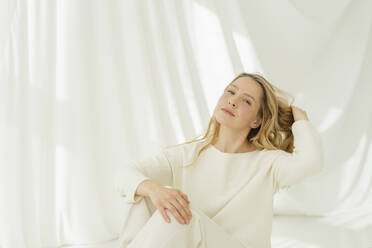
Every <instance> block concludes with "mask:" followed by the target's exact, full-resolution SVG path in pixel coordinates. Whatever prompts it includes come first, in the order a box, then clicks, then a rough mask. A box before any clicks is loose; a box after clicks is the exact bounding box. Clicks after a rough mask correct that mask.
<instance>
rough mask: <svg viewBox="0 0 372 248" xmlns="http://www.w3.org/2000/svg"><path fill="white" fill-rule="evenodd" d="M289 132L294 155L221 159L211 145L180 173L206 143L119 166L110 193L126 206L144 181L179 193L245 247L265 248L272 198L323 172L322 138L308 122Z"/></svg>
mask: <svg viewBox="0 0 372 248" xmlns="http://www.w3.org/2000/svg"><path fill="white" fill-rule="evenodd" d="M292 132H293V135H294V146H295V148H294V152H293V153H288V152H285V151H283V150H267V149H263V150H256V151H253V152H246V153H224V152H221V151H219V150H218V149H217V148H216V147H214V146H213V145H211V146H209V147H208V148H207V149H206V150H204V151H203V152H201V154H200V157H199V159H198V160H197V162H196V163H195V164H194V165H193V166H189V167H185V168H183V165H186V164H189V163H190V162H191V161H192V159H193V158H194V156H195V155H196V154H197V152H198V151H199V149H200V148H201V147H202V146H203V145H204V144H205V141H198V142H193V143H190V144H184V145H181V146H176V147H171V148H166V149H163V150H162V151H161V152H160V154H157V155H156V156H152V157H149V158H147V159H145V160H142V161H132V162H130V163H128V164H126V166H123V168H122V170H124V171H122V172H121V173H119V174H118V175H117V178H116V181H115V188H116V190H117V191H118V192H119V193H120V195H121V196H123V197H125V198H124V199H125V201H126V202H127V203H130V204H136V203H138V202H139V201H141V200H142V199H143V196H139V195H135V192H136V189H137V186H138V185H139V184H140V183H141V182H142V181H143V180H146V179H150V180H153V181H156V182H159V183H161V184H163V185H165V186H170V187H173V188H177V189H180V190H181V191H182V192H184V193H185V194H187V195H188V197H189V200H190V201H191V202H192V204H193V205H194V206H197V207H198V208H199V209H201V210H203V211H204V213H205V214H206V215H208V216H209V217H210V218H211V219H212V220H213V221H215V222H216V223H217V224H219V225H220V226H221V227H223V228H224V229H225V230H226V231H227V232H229V233H230V234H231V235H232V236H234V237H236V238H237V239H239V240H240V241H241V242H242V243H243V244H244V245H245V246H247V247H251V246H252V247H262V248H269V247H271V245H270V237H271V228H272V216H273V195H274V194H275V193H276V192H278V191H279V190H280V189H283V188H287V187H289V186H291V185H293V184H296V183H298V182H301V181H302V180H303V179H305V178H307V177H309V176H311V175H314V174H316V173H318V172H320V171H321V170H322V168H323V156H324V155H323V149H322V143H321V138H320V135H319V133H318V132H317V130H316V129H315V128H314V126H313V125H312V124H311V122H310V121H309V120H299V121H296V122H294V123H293V125H292Z"/></svg>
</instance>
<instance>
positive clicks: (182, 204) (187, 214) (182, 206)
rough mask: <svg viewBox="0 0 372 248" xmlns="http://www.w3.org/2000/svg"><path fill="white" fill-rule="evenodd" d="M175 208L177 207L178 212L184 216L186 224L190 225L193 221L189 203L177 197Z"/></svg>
mask: <svg viewBox="0 0 372 248" xmlns="http://www.w3.org/2000/svg"><path fill="white" fill-rule="evenodd" d="M172 204H173V206H175V207H176V208H177V210H178V212H179V213H180V214H181V215H182V217H183V218H184V220H185V222H186V223H187V224H188V223H189V222H190V219H191V211H190V208H189V205H188V203H187V202H186V201H185V199H184V198H183V197H182V196H176V199H175V200H173V201H172Z"/></svg>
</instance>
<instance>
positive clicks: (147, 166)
mask: <svg viewBox="0 0 372 248" xmlns="http://www.w3.org/2000/svg"><path fill="white" fill-rule="evenodd" d="M178 155H179V154H178V153H177V149H166V148H164V149H162V150H161V152H160V153H158V154H156V155H154V156H149V157H147V158H145V159H143V160H132V161H131V162H129V163H126V164H124V165H122V166H120V167H119V168H117V170H116V174H115V179H114V187H115V191H116V192H118V193H119V194H120V195H121V196H122V197H124V200H125V202H127V203H138V202H139V201H141V200H142V199H143V196H141V195H137V194H135V193H136V190H137V187H138V185H139V184H140V183H141V182H143V181H144V180H147V179H149V180H152V181H155V182H158V183H160V184H162V185H164V186H171V185H172V179H173V168H172V166H173V165H172V163H171V161H174V156H178Z"/></svg>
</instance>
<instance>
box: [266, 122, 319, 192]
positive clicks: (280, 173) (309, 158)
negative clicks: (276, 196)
mask: <svg viewBox="0 0 372 248" xmlns="http://www.w3.org/2000/svg"><path fill="white" fill-rule="evenodd" d="M292 133H293V137H294V150H293V152H292V153H289V152H285V151H283V150H276V151H275V155H274V156H275V158H274V160H273V163H272V173H273V179H274V192H275V193H276V192H278V191H279V190H280V189H283V188H289V187H290V186H291V185H294V184H297V183H299V182H301V181H302V180H304V179H305V178H307V177H310V176H312V175H315V174H317V173H319V172H320V171H321V170H322V169H323V167H324V154H323V145H322V142H321V137H320V134H319V133H318V131H317V130H316V129H315V127H314V126H313V125H312V123H311V122H310V121H309V120H298V121H295V122H294V123H293V124H292Z"/></svg>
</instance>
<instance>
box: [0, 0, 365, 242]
mask: <svg viewBox="0 0 372 248" xmlns="http://www.w3.org/2000/svg"><path fill="white" fill-rule="evenodd" d="M1 4H4V6H5V7H4V8H2V6H0V9H1V10H2V11H3V10H9V12H8V11H7V13H8V14H7V15H5V17H4V20H5V21H4V22H2V23H4V24H3V25H2V26H1V28H2V30H1V33H0V35H1V36H0V42H1V43H0V49H1V50H0V54H1V57H0V72H1V73H0V79H1V85H0V87H1V88H0V101H1V104H0V111H1V112H0V137H1V139H0V148H1V149H0V154H1V157H0V166H1V167H0V168H1V171H0V193H1V195H0V197H1V199H2V203H1V204H0V246H2V247H6V248H13V247H17V248H18V247H19V248H23V247H57V246H61V245H65V244H67V245H68V244H86V243H89V244H93V243H98V242H102V241H106V240H112V239H115V238H117V233H118V229H119V225H120V222H121V219H120V215H121V204H122V201H121V199H120V198H119V197H118V195H117V194H116V193H115V192H114V191H113V189H112V178H113V173H114V171H115V168H116V167H117V166H118V165H120V164H122V163H124V162H126V161H129V160H132V159H141V158H144V157H147V156H150V155H151V154H154V153H156V152H157V151H158V150H159V149H160V148H161V147H163V146H165V145H170V144H175V143H180V142H183V141H185V140H188V139H191V138H193V137H195V136H197V135H199V134H201V133H202V132H203V130H204V128H205V126H206V124H207V123H208V120H209V118H210V113H211V112H212V111H213V108H214V105H215V103H216V101H217V98H218V97H219V94H220V93H221V92H222V89H223V87H224V86H225V85H226V84H227V83H228V82H229V81H230V80H231V79H232V78H233V76H234V75H236V74H238V73H240V72H242V71H247V72H257V71H259V72H262V73H265V75H266V77H267V78H268V79H269V80H270V81H271V82H272V83H273V84H275V85H277V86H278V87H281V88H283V89H285V90H287V91H289V92H292V93H293V94H294V95H295V96H296V97H297V99H296V100H297V102H298V103H299V104H300V105H302V107H303V108H304V109H306V110H307V111H308V114H309V117H310V119H311V120H312V122H313V123H314V125H315V126H316V127H318V129H319V131H321V133H322V135H323V138H324V144H325V147H326V151H325V153H326V170H325V171H324V173H322V174H321V175H319V176H317V177H314V178H311V179H309V180H307V181H306V182H304V183H302V184H300V185H298V186H296V187H293V188H292V189H290V190H289V191H288V192H283V193H281V194H280V195H278V196H277V197H276V199H275V200H276V205H275V213H277V214H306V215H324V214H326V213H332V212H337V211H346V210H353V209H356V208H357V207H359V208H361V207H366V206H369V205H372V194H371V181H372V180H371V179H372V178H371V177H372V156H371V154H372V151H371V149H372V146H371V131H372V130H371V127H372V125H371V124H372V123H371V122H372V120H371V116H372V113H371V112H372V111H371V109H372V104H371V100H370V96H369V92H371V91H372V84H371V83H370V82H371V80H372V70H371V63H372V40H371V23H372V22H371V16H370V14H369V12H368V10H369V9H371V7H372V6H371V3H370V2H369V1H368V0H364V1H362V0H355V1H351V0H350V1H338V2H337V3H336V2H335V1H333V4H330V5H324V4H323V3H320V2H319V3H317V2H314V3H313V4H309V3H308V2H307V1H278V2H275V3H274V2H272V1H257V2H252V1H249V2H247V1H239V0H234V1H228V2H227V1H226V2H223V1H212V0H205V1H171V2H170V1H156V2H154V1H150V0H146V1H105V2H103V1H98V0H95V1H89V4H88V2H85V1H73V0H65V1H46V0H40V1H36V0H32V1H23V0H18V1H17V2H12V1H3V2H2V3H1ZM318 4H319V5H318ZM319 6H321V7H319ZM319 9H321V11H320V10H319ZM354 213H355V215H354V216H353V217H351V218H353V219H358V218H360V219H361V218H362V213H363V214H365V216H367V214H366V213H364V212H361V211H356V210H355V212H354ZM368 219H369V220H370V219H371V218H368ZM347 221H350V219H349V220H348V219H340V223H334V224H335V225H338V224H341V223H342V222H347ZM363 221H364V222H363ZM363 221H362V220H360V221H359V222H358V224H359V225H356V226H354V227H353V228H354V230H361V229H363V228H365V227H366V226H367V225H370V223H371V222H370V221H367V218H364V220H363Z"/></svg>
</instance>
